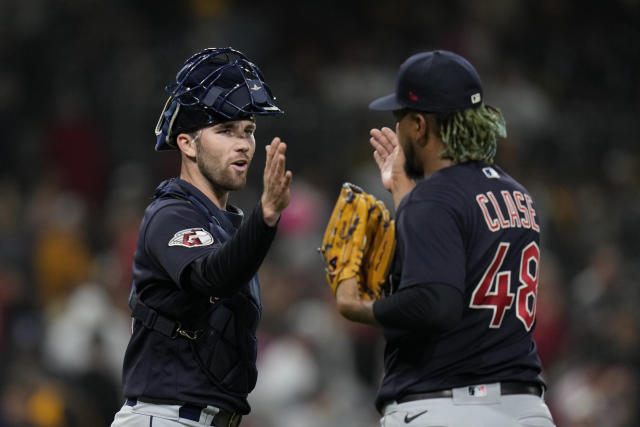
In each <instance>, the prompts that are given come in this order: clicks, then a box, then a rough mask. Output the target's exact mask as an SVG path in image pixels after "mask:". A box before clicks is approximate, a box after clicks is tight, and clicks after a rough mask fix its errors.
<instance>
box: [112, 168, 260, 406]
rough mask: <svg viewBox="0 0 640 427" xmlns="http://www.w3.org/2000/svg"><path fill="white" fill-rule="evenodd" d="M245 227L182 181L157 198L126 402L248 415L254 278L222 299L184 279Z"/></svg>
mask: <svg viewBox="0 0 640 427" xmlns="http://www.w3.org/2000/svg"><path fill="white" fill-rule="evenodd" d="M260 218H261V217H260ZM242 221H243V214H242V212H241V211H240V210H239V209H237V208H234V207H233V206H231V205H228V206H227V210H226V211H222V210H220V209H218V208H217V207H216V206H215V204H214V203H213V202H211V200H209V199H208V198H207V197H206V196H205V195H204V194H202V193H201V192H200V191H199V190H198V189H196V188H195V187H194V186H192V185H191V184H189V183H187V182H185V181H182V180H179V179H171V180H167V181H165V182H163V183H162V184H161V185H160V186H159V187H158V189H157V190H156V193H155V199H154V201H153V202H152V203H151V204H150V205H149V207H148V208H147V210H146V212H145V215H144V218H143V220H142V223H141V225H140V231H139V236H138V243H137V249H136V252H135V256H134V263H133V287H132V292H131V297H130V301H129V304H130V306H131V308H132V311H133V317H134V322H133V326H132V337H131V340H130V343H129V345H128V347H127V350H126V354H125V359H124V369H123V383H124V384H123V389H124V395H125V396H126V397H134V398H145V399H147V400H149V401H157V402H159V403H163V402H166V403H177V402H183V403H184V402H187V403H191V404H199V405H203V406H206V405H213V406H216V407H220V408H223V409H226V410H228V411H237V412H240V413H244V414H246V413H248V412H249V409H250V408H249V405H248V403H247V395H248V393H249V392H250V391H251V390H252V389H253V387H254V386H255V382H256V378H257V371H256V367H255V361H256V350H257V345H256V338H255V332H256V328H257V325H258V321H259V318H260V315H261V309H262V306H261V302H260V292H259V284H258V279H257V276H256V275H254V276H253V277H252V278H251V279H250V280H249V281H248V282H246V283H244V284H242V286H241V287H240V288H239V289H238V290H237V292H234V293H233V295H230V296H226V297H224V298H216V297H215V296H206V295H203V294H202V292H197V291H196V290H195V289H194V288H193V287H191V286H188V283H187V280H186V279H185V277H184V275H185V274H184V273H185V269H186V268H187V266H189V265H190V264H191V263H192V262H193V261H194V260H196V259H198V258H200V257H203V256H206V255H207V254H210V253H211V252H212V251H218V250H219V249H220V248H221V247H222V245H223V244H224V243H225V242H227V241H229V240H230V239H231V238H232V236H234V234H235V233H236V232H237V229H238V228H239V227H240V225H241V223H242ZM237 268H245V269H246V266H244V265H240V266H238V267H237ZM141 308H142V309H141ZM167 325H169V326H167Z"/></svg>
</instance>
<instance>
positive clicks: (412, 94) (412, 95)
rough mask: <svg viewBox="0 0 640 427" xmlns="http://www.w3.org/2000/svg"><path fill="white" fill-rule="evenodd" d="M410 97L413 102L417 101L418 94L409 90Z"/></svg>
mask: <svg viewBox="0 0 640 427" xmlns="http://www.w3.org/2000/svg"><path fill="white" fill-rule="evenodd" d="M409 99H410V100H412V101H413V102H416V101H417V100H418V95H416V94H415V93H413V92H411V91H409Z"/></svg>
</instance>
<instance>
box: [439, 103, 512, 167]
mask: <svg viewBox="0 0 640 427" xmlns="http://www.w3.org/2000/svg"><path fill="white" fill-rule="evenodd" d="M435 119H436V121H437V124H438V127H439V129H440V137H441V138H442V142H443V143H444V146H445V149H444V150H443V151H442V153H440V156H441V157H442V158H445V159H451V160H453V161H454V162H455V163H464V162H466V161H469V160H479V161H483V162H486V163H489V164H493V158H494V157H495V155H496V146H497V144H498V140H497V137H498V136H500V137H502V138H505V137H506V136H507V126H506V123H505V120H504V117H503V116H502V112H501V111H500V110H499V109H497V108H494V107H490V106H488V105H484V104H481V105H480V106H479V107H477V108H468V109H466V110H462V111H455V112H453V113H444V114H438V115H436V117H435Z"/></svg>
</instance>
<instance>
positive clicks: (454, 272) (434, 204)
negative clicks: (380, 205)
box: [376, 162, 542, 409]
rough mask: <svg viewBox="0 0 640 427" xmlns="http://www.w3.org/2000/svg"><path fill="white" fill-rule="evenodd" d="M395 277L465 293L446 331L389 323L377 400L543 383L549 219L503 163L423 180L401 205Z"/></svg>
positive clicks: (406, 283) (402, 283)
mask: <svg viewBox="0 0 640 427" xmlns="http://www.w3.org/2000/svg"><path fill="white" fill-rule="evenodd" d="M396 231H397V250H396V256H395V259H394V265H393V267H392V275H391V277H392V284H393V286H394V287H395V288H396V290H397V289H403V288H408V287H411V286H414V285H424V286H428V285H429V284H445V285H448V286H451V287H453V288H454V289H456V290H458V291H459V292H460V294H461V295H462V296H463V298H464V306H465V307H464V311H463V315H462V319H461V321H460V322H459V323H458V324H457V325H456V326H455V327H453V328H452V329H449V330H447V331H445V332H440V333H435V332H434V333H431V334H429V333H425V334H419V335H417V334H415V333H409V332H407V331H398V330H390V329H389V328H385V329H384V334H385V337H386V338H387V345H386V349H385V360H384V364H385V376H384V379H383V381H382V385H381V388H380V390H379V393H378V397H377V400H376V405H377V407H378V408H379V409H380V408H382V406H383V405H384V403H386V402H390V401H393V400H395V399H397V398H399V397H401V396H403V395H406V394H412V393H425V392H429V391H436V390H443V389H450V388H453V387H460V386H464V385H470V384H482V383H489V382H497V381H528V382H540V383H542V380H541V378H540V371H541V364H540V360H539V358H538V355H537V350H536V345H535V343H534V341H533V339H532V337H531V335H532V332H533V329H534V326H535V314H536V304H535V303H536V293H537V287H538V269H539V264H540V248H539V234H540V233H539V232H540V219H539V217H538V213H537V212H536V208H535V204H534V202H533V199H532V198H531V196H530V195H529V193H528V192H527V190H526V189H525V188H524V187H523V186H522V185H520V184H519V183H518V182H516V181H515V180H514V179H513V178H511V177H510V176H509V175H507V174H506V173H505V172H504V171H502V170H501V169H500V168H499V167H497V166H490V165H488V164H485V163H481V162H467V163H463V164H459V165H455V166H451V167H447V168H444V169H441V170H439V171H437V172H435V173H433V174H432V175H431V176H429V177H428V178H426V179H424V180H422V181H419V182H418V183H417V185H416V186H415V187H414V189H413V190H412V191H411V192H409V193H408V194H407V196H406V197H405V198H404V199H403V200H402V202H401V203H400V205H399V206H398V209H397V213H396Z"/></svg>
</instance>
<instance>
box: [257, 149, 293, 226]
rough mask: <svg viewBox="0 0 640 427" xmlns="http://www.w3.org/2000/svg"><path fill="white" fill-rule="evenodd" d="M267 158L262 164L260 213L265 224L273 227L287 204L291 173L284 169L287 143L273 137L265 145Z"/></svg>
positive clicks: (289, 193) (289, 197) (289, 196)
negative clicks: (262, 183) (262, 186)
mask: <svg viewBox="0 0 640 427" xmlns="http://www.w3.org/2000/svg"><path fill="white" fill-rule="evenodd" d="M265 149H266V152H267V158H266V162H265V166H264V190H263V192H262V198H261V202H262V214H263V216H264V221H265V222H266V223H267V225H269V226H271V227H273V226H274V225H276V223H277V222H278V218H280V214H281V213H282V211H283V210H284V208H286V207H287V206H288V205H289V200H290V199H291V192H290V190H289V185H290V184H291V178H292V176H293V175H292V173H291V171H289V170H286V168H285V167H286V160H287V159H286V156H285V153H286V151H287V144H285V143H284V142H282V141H281V140H280V138H277V137H276V138H273V141H271V144H269V145H267V146H266V148H265Z"/></svg>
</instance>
